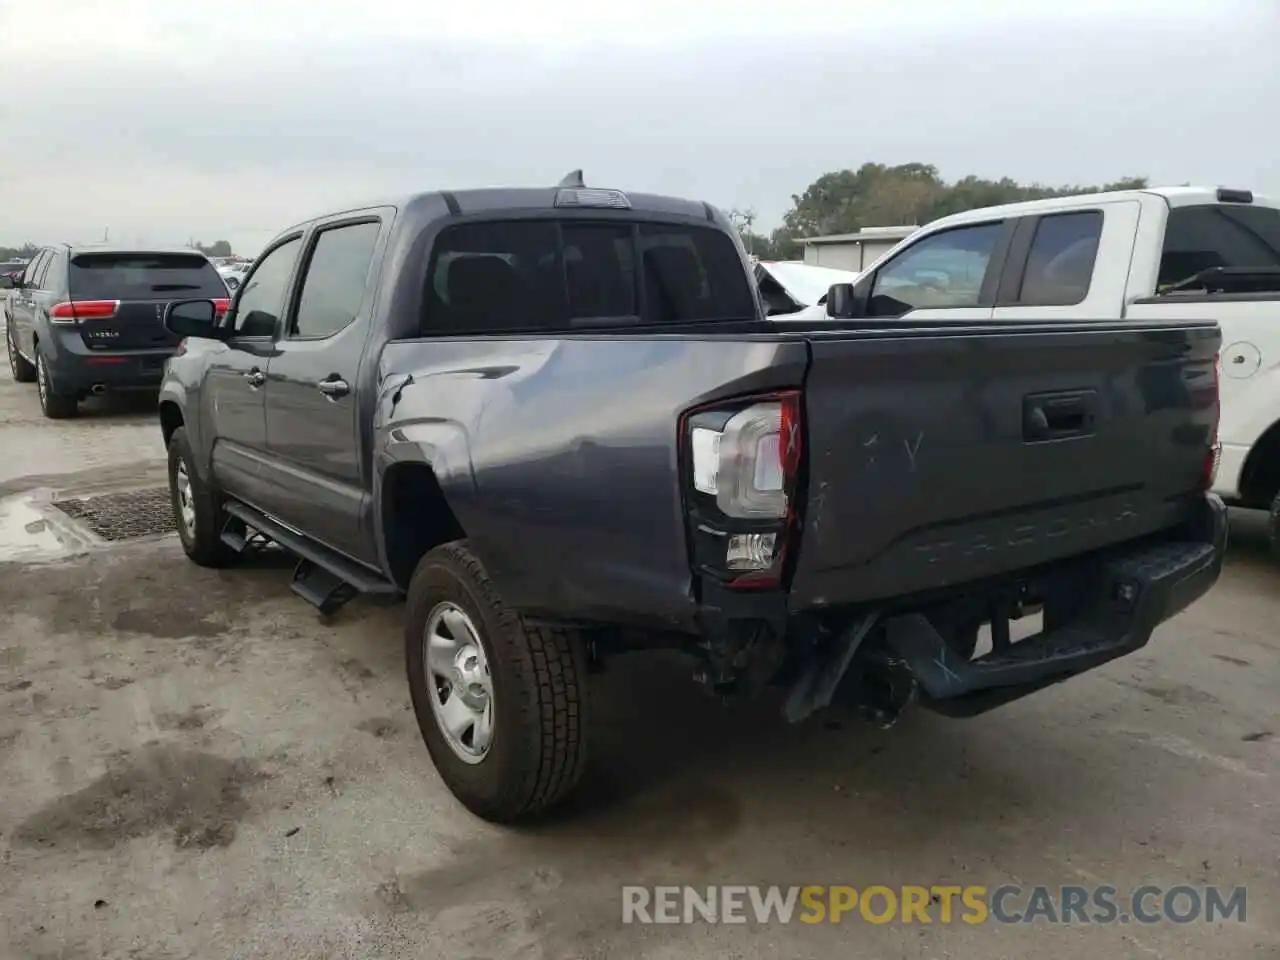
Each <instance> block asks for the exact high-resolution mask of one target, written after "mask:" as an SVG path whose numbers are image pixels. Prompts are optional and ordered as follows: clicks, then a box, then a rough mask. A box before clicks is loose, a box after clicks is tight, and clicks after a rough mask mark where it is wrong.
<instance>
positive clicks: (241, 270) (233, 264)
mask: <svg viewBox="0 0 1280 960" xmlns="http://www.w3.org/2000/svg"><path fill="white" fill-rule="evenodd" d="M214 266H215V268H216V269H217V271H218V276H220V277H222V280H223V282H224V283H226V285H227V289H228V290H230V291H231V292H233V293H234V292H235V291H236V290H238V289H239V288H240V284H241V283H242V282H243V281H244V276H245V274H246V273H248V271H249V267H250V266H252V264H251V263H249V262H247V261H230V260H224V261H222V262H221V263H215V264H214Z"/></svg>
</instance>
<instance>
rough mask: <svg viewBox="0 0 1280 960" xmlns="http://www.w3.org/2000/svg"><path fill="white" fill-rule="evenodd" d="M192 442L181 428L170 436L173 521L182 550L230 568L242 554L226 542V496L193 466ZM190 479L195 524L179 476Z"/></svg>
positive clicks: (201, 560)
mask: <svg viewBox="0 0 1280 960" xmlns="http://www.w3.org/2000/svg"><path fill="white" fill-rule="evenodd" d="M193 462H194V458H193V457H192V456H191V441H190V440H188V439H187V431H186V429H185V428H184V427H179V428H178V429H177V430H175V431H173V436H172V437H170V438H169V502H170V504H171V505H172V507H173V522H174V525H175V526H176V527H177V528H178V539H179V540H181V541H182V549H183V551H184V552H185V553H186V555H187V556H188V557H189V558H190V559H191V560H192V561H193V562H194V563H196V564H199V565H200V566H202V567H229V566H231V565H232V564H234V563H235V562H236V561H237V560H239V559H240V554H238V553H237V552H236V551H235V550H233V549H231V547H229V546H227V545H226V544H225V543H223V542H222V528H223V526H224V525H225V524H226V522H227V513H226V511H225V510H223V508H222V498H221V496H219V495H218V493H217V491H216V490H211V489H210V488H209V487H208V486H207V485H206V484H205V483H204V481H203V480H201V479H200V476H199V474H197V473H196V471H195V470H194V469H192V467H191V464H192V463H193ZM184 474H185V476H186V478H187V490H188V493H189V496H190V504H191V507H192V513H191V516H192V523H191V524H190V525H188V523H187V520H186V514H185V513H184V510H183V505H182V493H181V492H180V483H179V477H180V476H182V475H184Z"/></svg>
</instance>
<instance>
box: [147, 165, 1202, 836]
mask: <svg viewBox="0 0 1280 960" xmlns="http://www.w3.org/2000/svg"><path fill="white" fill-rule="evenodd" d="M1016 229H1017V228H1016V224H1015V223H1014V222H1013V221H1012V220H1011V221H1009V222H1008V224H1007V225H1001V226H999V227H997V232H1000V233H1003V235H1004V236H1005V237H1006V238H1007V237H1009V236H1011V235H1012V234H1013V233H1014V232H1016ZM1010 249H1011V248H1010V247H1009V245H1008V244H1007V243H1005V244H1002V245H1001V246H999V247H996V248H993V250H995V251H996V252H995V254H994V255H993V256H992V257H991V262H990V265H989V266H988V270H989V271H995V272H996V273H999V274H1001V275H1003V271H1004V269H1005V265H1006V263H1009V262H1010V259H1009V258H1010V256H1011V254H1010ZM1010 269H1011V270H1012V271H1013V273H1012V274H1011V276H1013V275H1016V276H1018V277H1019V278H1021V276H1022V274H1023V273H1025V272H1026V265H1025V263H1024V262H1022V261H1020V260H1017V261H1014V262H1013V265H1012V266H1011V267H1010ZM753 281H754V278H753V276H752V274H751V272H750V270H749V267H748V261H747V259H746V256H745V254H744V251H743V249H742V246H741V242H740V241H739V240H738V237H737V234H736V231H735V230H734V227H733V225H732V224H731V223H730V221H729V220H728V219H727V218H726V217H725V216H724V214H722V213H720V212H719V211H717V210H715V209H714V208H712V207H710V206H709V205H707V204H704V203H699V202H695V201H688V200H681V199H676V198H671V197H660V196H653V195H646V194H626V193H622V192H620V191H617V190H604V189H588V188H586V187H585V186H583V184H582V181H581V178H580V176H571V177H569V178H566V180H565V181H564V182H562V183H561V184H560V186H559V187H558V188H555V187H545V188H540V189H505V190H504V189H497V190H471V191H456V192H448V193H443V192H432V193H424V194H420V195H417V196H412V197H407V198H405V199H403V200H402V201H401V202H398V203H396V204H394V205H388V206H376V207H368V208H364V209H345V210H334V211H332V212H330V213H328V214H326V215H324V216H321V217H318V218H316V219H314V220H309V221H307V222H305V223H301V224H298V225H297V226H295V227H292V228H290V229H289V230H286V231H285V232H284V233H282V234H281V235H280V236H279V237H278V238H277V239H275V240H274V241H273V242H272V243H271V244H270V245H269V246H268V247H267V248H266V252H265V253H264V254H263V255H262V256H261V257H260V258H259V260H258V262H257V263H256V264H255V266H254V269H253V270H252V272H251V273H250V274H249V277H248V279H247V280H246V282H245V283H244V284H243V285H242V286H241V288H240V291H239V292H238V294H237V295H236V297H235V299H234V300H233V302H232V305H231V308H230V310H228V311H227V312H226V314H225V316H224V317H223V318H222V319H221V320H219V319H218V317H219V314H220V312H221V308H220V307H219V305H218V304H216V303H213V302H210V301H209V300H199V299H188V300H185V301H182V302H179V303H175V304H173V305H171V306H170V308H169V314H168V323H169V326H170V330H171V331H172V335H173V336H174V337H187V338H188V339H187V340H186V343H187V347H186V349H185V350H184V352H183V353H182V354H181V355H179V356H175V357H174V358H173V359H172V360H170V362H169V364H168V366H167V368H166V374H165V379H164V383H163V385H162V386H161V391H160V427H161V430H162V431H163V436H164V440H165V443H166V445H167V447H168V450H169V477H170V490H171V495H172V500H173V511H174V518H175V521H176V523H177V526H178V531H179V535H180V537H181V540H182V545H183V548H184V550H185V551H186V553H187V555H188V556H189V557H190V558H191V559H192V560H193V561H194V562H196V563H198V564H202V565H205V566H221V565H225V564H230V563H233V562H235V560H236V559H237V557H238V556H239V555H240V554H241V553H242V552H243V551H244V550H246V549H248V548H251V546H252V544H253V543H254V542H255V541H256V540H258V539H260V538H265V539H267V540H274V541H275V542H277V543H279V544H281V545H282V546H284V547H286V548H287V549H288V550H290V551H292V552H293V553H294V554H295V555H296V556H297V557H298V558H299V560H298V566H297V568H296V570H295V573H294V577H293V582H292V585H293V589H294V591H295V592H297V593H298V594H299V595H300V596H302V597H303V598H304V599H306V600H308V601H309V602H311V603H313V604H315V605H316V606H317V607H318V608H319V609H320V610H321V611H322V612H324V613H332V612H333V611H335V610H336V609H338V608H339V607H340V606H341V605H342V604H343V603H345V602H346V601H347V600H349V599H350V598H351V597H353V596H355V595H356V594H357V593H360V592H369V593H376V594H388V595H397V594H401V593H403V594H405V595H407V600H408V603H407V610H406V616H405V621H406V625H405V635H404V642H405V658H406V666H407V671H408V676H409V688H410V693H411V696H412V701H413V706H414V709H415V711H416V715H417V719H418V723H419V726H420V728H421V731H422V735H423V737H424V739H425V741H426V744H427V748H428V750H429V751H430V753H431V756H432V758H433V760H434V761H435V764H436V766H437V769H438V770H439V772H440V775H441V777H442V779H443V780H444V782H445V783H446V784H447V785H448V786H449V788H450V789H451V790H452V791H453V792H454V794H455V795H456V796H458V797H459V798H460V799H461V800H462V801H463V802H464V803H465V804H466V805H467V806H468V807H470V809H472V810H473V811H475V812H476V813H478V814H480V815H481V816H484V817H487V818H490V819H493V820H498V821H510V820H518V819H521V818H524V817H527V816H530V815H533V814H536V813H538V812H539V811H541V810H543V809H545V808H547V807H549V806H551V805H552V804H554V803H556V802H557V801H559V800H560V799H561V798H563V797H564V796H565V795H566V794H567V793H568V792H569V791H570V790H571V789H572V788H573V786H574V784H575V783H576V781H577V780H578V779H579V777H580V776H581V774H582V772H583V770H584V769H585V766H586V750H587V744H588V742H589V740H590V739H591V737H592V735H593V733H594V724H595V723H596V718H597V714H596V713H595V712H594V708H593V705H592V702H591V698H590V697H589V696H587V695H586V688H587V683H588V681H587V674H588V672H589V670H591V669H595V668H599V667H601V666H603V665H605V664H606V663H608V662H609V661H610V659H611V657H612V655H613V654H617V653H621V652H623V651H626V650H639V649H655V648H659V647H674V648H677V649H680V650H683V651H685V652H686V653H688V654H689V655H690V656H691V657H692V658H693V659H694V663H695V667H694V676H695V678H696V679H697V680H698V681H699V682H701V683H703V684H705V685H706V686H707V687H708V688H709V689H711V690H713V691H715V692H717V693H729V692H738V693H748V694H750V693H758V692H760V691H761V690H762V689H763V688H764V687H765V686H766V685H768V684H770V683H775V684H779V685H782V686H784V687H785V688H786V690H787V696H786V717H787V719H789V720H792V721H797V720H800V719H803V718H804V717H805V716H807V715H809V714H811V713H812V712H813V711H814V710H817V709H820V708H822V707H823V706H825V705H827V704H829V703H830V702H831V701H832V698H833V696H834V695H835V692H836V690H837V688H839V689H841V690H842V691H843V696H844V697H846V698H847V699H848V700H849V701H850V702H851V703H853V704H855V705H856V706H858V707H861V708H862V709H864V710H866V711H867V713H868V714H869V715H870V716H872V717H874V718H876V719H878V720H880V721H882V722H891V720H892V719H893V718H894V717H895V716H896V715H897V713H898V711H900V710H901V709H903V708H904V707H905V706H906V705H907V704H908V703H911V702H915V701H918V702H921V703H923V704H924V705H926V706H928V707H930V708H932V709H934V710H936V711H938V712H940V713H943V714H949V715H960V716H964V715H972V714H976V713H982V712H984V711H987V710H991V709H993V708H995V707H997V706H999V705H1001V704H1004V703H1008V702H1009V701H1012V700H1016V699H1018V698H1020V697H1024V696H1027V695H1029V694H1032V693H1034V692H1035V691H1037V690H1040V689H1042V688H1044V687H1046V686H1048V685H1050V684H1053V683H1056V682H1059V681H1062V680H1065V679H1067V678H1069V677H1072V676H1075V675H1077V674H1079V673H1082V672H1083V671H1086V670H1089V669H1092V668H1094V667H1097V666H1099V665H1101V664H1103V663H1106V662H1108V661H1110V660H1113V659H1115V658H1117V657H1121V656H1124V655H1125V654H1128V653H1131V652H1133V651H1134V650H1137V649H1138V648H1140V647H1142V646H1144V645H1145V644H1146V643H1147V642H1148V640H1149V639H1150V637H1151V634H1152V631H1153V629H1154V628H1155V627H1156V625H1157V624H1159V623H1161V622H1162V621H1164V620H1166V619H1167V618H1169V617H1171V616H1173V615H1174V614H1175V613H1177V612H1178V611H1180V610H1181V609H1182V608H1184V607H1185V606H1186V605H1187V604H1189V603H1191V602H1193V601H1194V600H1195V599H1196V598H1198V597H1199V596H1201V595H1202V594H1203V593H1204V592H1205V591H1206V590H1208V589H1209V588H1210V587H1211V586H1212V585H1213V583H1214V582H1215V581H1216V580H1217V578H1218V574H1219V571H1220V569H1221V564H1222V556H1223V550H1224V547H1225V539H1226V522H1225V513H1226V510H1225V508H1224V507H1223V505H1222V502H1221V500H1219V499H1218V498H1217V497H1214V496H1212V495H1209V494H1207V493H1206V491H1207V488H1208V486H1209V484H1210V482H1211V475H1212V464H1213V462H1214V455H1213V451H1214V430H1215V426H1216V423H1217V412H1218V411H1217V391H1216V378H1215V376H1214V358H1215V355H1216V352H1217V348H1218V345H1219V334H1218V330H1217V327H1216V326H1215V324H1214V323H1213V322H1212V321H1199V320H1194V319H1177V320H1165V319H1162V320H1159V321H1153V322H1141V321H1128V322H1125V323H1117V322H1112V323H1105V322H1104V323H1099V322H1097V321H1096V320H1095V319H1094V318H1093V314H1092V313H1091V311H1089V310H1088V309H1080V308H1077V309H1076V310H1073V311H1064V312H1063V313H1061V314H1060V315H1058V316H1057V317H1056V318H1054V319H1052V320H1050V319H1045V320H1042V321H1040V322H1028V320H1027V319H1025V318H1024V317H1022V316H1021V315H1020V314H1018V313H1016V312H1013V313H1011V314H1009V315H1008V316H1006V317H1004V318H1002V319H1001V320H999V321H995V322H992V321H991V320H990V318H988V319H987V320H986V321H985V322H982V323H978V322H972V323H971V322H968V321H966V320H963V319H961V320H958V321H955V322H948V321H944V320H941V319H940V320H937V321H936V322H933V323H920V324H912V323H898V322H893V321H884V322H876V323H867V322H865V321H862V320H857V321H853V322H840V323H832V322H830V321H829V320H826V319H819V320H816V321H814V322H810V323H777V322H773V321H771V320H767V319H766V318H765V317H764V316H763V315H762V314H761V311H760V305H759V299H758V296H757V292H756V289H755V284H754V282H753ZM837 289H840V288H837ZM850 289H851V288H850ZM842 302H843V300H842ZM1038 612H1039V613H1041V614H1042V615H1043V627H1044V629H1043V631H1042V632H1040V633H1038V634H1037V635H1034V636H1030V637H1028V638H1026V639H1021V640H1018V641H1017V642H1016V643H1015V642H1012V641H1011V638H1010V626H1009V623H1010V620H1013V619H1017V618H1020V617H1029V616H1034V615H1036V614H1037V613H1038ZM987 624H989V625H990V630H991V638H992V650H991V652H990V653H983V654H981V655H979V654H978V653H977V645H978V638H979V633H980V631H981V629H982V628H983V626H984V625H987ZM614 662H616V663H617V664H618V668H619V669H627V668H628V667H627V665H628V664H629V663H632V662H633V661H632V660H630V659H629V658H619V659H618V660H616V661H614ZM652 708H653V709H654V710H661V709H662V705H661V704H657V703H655V704H653V705H652ZM1014 722H1017V721H1016V719H1015V721H1014Z"/></svg>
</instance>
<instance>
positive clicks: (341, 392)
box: [316, 374, 351, 400]
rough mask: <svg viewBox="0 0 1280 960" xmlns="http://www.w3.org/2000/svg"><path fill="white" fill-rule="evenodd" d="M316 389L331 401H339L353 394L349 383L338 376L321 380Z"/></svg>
mask: <svg viewBox="0 0 1280 960" xmlns="http://www.w3.org/2000/svg"><path fill="white" fill-rule="evenodd" d="M316 387H317V388H318V389H319V390H320V392H321V393H323V394H324V395H325V396H326V397H328V398H329V399H330V400H337V399H338V398H339V397H345V396H346V395H347V394H348V393H350V392H351V387H349V386H348V385H347V381H345V380H343V379H342V378H341V377H339V376H338V375H337V374H334V375H332V376H330V377H326V378H325V379H324V380H321V381H320V382H319V383H317V384H316Z"/></svg>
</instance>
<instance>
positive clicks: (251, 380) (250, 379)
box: [244, 367, 267, 389]
mask: <svg viewBox="0 0 1280 960" xmlns="http://www.w3.org/2000/svg"><path fill="white" fill-rule="evenodd" d="M244 379H245V382H246V383H248V384H249V386H251V387H253V388H254V389H257V388H258V387H260V386H262V385H263V384H264V383H266V382H267V375H266V374H265V373H263V372H262V371H261V370H259V369H258V368H257V367H254V368H253V369H252V370H249V371H248V372H246V373H245V375H244Z"/></svg>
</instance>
